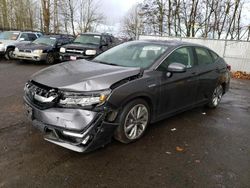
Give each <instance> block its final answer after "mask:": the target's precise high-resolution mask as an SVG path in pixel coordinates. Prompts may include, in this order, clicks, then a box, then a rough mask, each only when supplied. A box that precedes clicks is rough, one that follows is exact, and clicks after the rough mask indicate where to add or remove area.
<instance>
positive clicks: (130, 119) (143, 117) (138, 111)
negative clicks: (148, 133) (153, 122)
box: [124, 104, 149, 140]
mask: <svg viewBox="0 0 250 188" xmlns="http://www.w3.org/2000/svg"><path fill="white" fill-rule="evenodd" d="M148 120H149V112H148V109H147V107H146V106H144V105H143V104H137V105H135V106H134V107H133V108H132V109H131V110H130V111H129V112H128V114H127V116H126V118H125V123H124V132H125V135H126V137H127V138H128V139H130V140H135V139H137V138H139V137H140V136H141V135H142V134H143V132H144V131H145V129H146V126H147V124H148Z"/></svg>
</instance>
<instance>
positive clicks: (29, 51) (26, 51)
mask: <svg viewBox="0 0 250 188" xmlns="http://www.w3.org/2000/svg"><path fill="white" fill-rule="evenodd" d="M19 52H25V53H31V52H32V50H19Z"/></svg>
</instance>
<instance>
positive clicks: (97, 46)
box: [60, 33, 116, 61]
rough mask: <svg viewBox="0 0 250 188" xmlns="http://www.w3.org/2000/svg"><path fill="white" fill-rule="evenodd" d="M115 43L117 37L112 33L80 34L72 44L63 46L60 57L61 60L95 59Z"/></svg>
mask: <svg viewBox="0 0 250 188" xmlns="http://www.w3.org/2000/svg"><path fill="white" fill-rule="evenodd" d="M115 45H116V43H115V38H114V37H113V36H112V35H110V34H99V33H84V34H80V35H78V36H77V37H76V39H75V40H74V41H73V42H72V43H71V44H67V45H64V46H62V47H61V49H60V59H61V61H70V60H77V59H93V58H94V57H96V56H97V55H99V54H101V53H102V52H104V51H106V50H108V49H109V48H111V47H113V46H115Z"/></svg>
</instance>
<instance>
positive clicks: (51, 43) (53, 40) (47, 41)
mask: <svg viewBox="0 0 250 188" xmlns="http://www.w3.org/2000/svg"><path fill="white" fill-rule="evenodd" d="M32 43H35V44H45V45H49V46H54V45H55V44H56V38H53V37H40V38H38V39H36V40H34V41H33V42H32Z"/></svg>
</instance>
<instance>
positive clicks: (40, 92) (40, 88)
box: [24, 81, 59, 109]
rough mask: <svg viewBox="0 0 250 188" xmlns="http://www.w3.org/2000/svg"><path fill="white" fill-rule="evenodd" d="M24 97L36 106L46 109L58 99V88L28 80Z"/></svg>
mask: <svg viewBox="0 0 250 188" xmlns="http://www.w3.org/2000/svg"><path fill="white" fill-rule="evenodd" d="M24 90H25V97H26V98H27V99H28V100H29V101H30V102H31V103H32V104H33V105H35V106H36V107H38V108H40V109H47V108H51V107H53V106H55V104H56V102H57V101H58V98H59V94H58V90H57V89H54V88H50V87H47V86H44V85H42V84H39V83H36V82H34V81H31V82H28V83H27V84H26V85H25V88H24Z"/></svg>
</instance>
